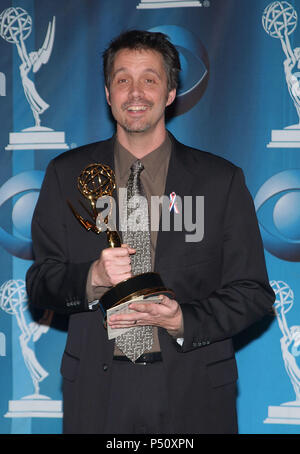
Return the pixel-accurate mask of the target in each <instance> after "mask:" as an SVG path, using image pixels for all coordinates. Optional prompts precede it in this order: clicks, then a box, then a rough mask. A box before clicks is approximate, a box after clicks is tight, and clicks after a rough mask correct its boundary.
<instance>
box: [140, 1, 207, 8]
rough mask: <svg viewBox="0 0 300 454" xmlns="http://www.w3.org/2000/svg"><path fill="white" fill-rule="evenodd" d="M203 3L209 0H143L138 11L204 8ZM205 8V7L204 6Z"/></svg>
mask: <svg viewBox="0 0 300 454" xmlns="http://www.w3.org/2000/svg"><path fill="white" fill-rule="evenodd" d="M202 3H208V1H207V0H204V2H202V1H198V0H189V1H187V0H167V1H166V0H165V1H162V0H141V2H140V3H139V4H138V5H137V7H136V8H137V9H159V8H183V7H190V6H202ZM203 6H204V5H203Z"/></svg>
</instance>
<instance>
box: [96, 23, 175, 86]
mask: <svg viewBox="0 0 300 454" xmlns="http://www.w3.org/2000/svg"><path fill="white" fill-rule="evenodd" d="M122 49H132V50H155V51H156V52H159V53H160V54H161V55H162V57H163V61H164V66H165V70H166V73H167V80H168V91H171V90H173V89H174V88H177V87H178V79H179V72H180V70H181V66H180V60H179V54H178V51H177V49H176V47H175V46H174V45H173V44H171V42H170V41H169V39H168V36H167V35H165V34H164V33H160V32H148V31H144V30H130V31H126V32H124V33H122V34H121V35H119V36H118V37H117V38H115V39H114V40H113V41H111V43H110V45H109V47H108V48H107V49H106V50H105V51H104V53H103V72H104V78H105V85H106V86H107V88H108V89H109V87H110V82H111V80H110V78H111V72H112V68H113V64H114V59H115V56H116V53H117V52H118V51H119V50H122Z"/></svg>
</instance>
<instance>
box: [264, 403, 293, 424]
mask: <svg viewBox="0 0 300 454" xmlns="http://www.w3.org/2000/svg"><path fill="white" fill-rule="evenodd" d="M264 423H265V424H294V425H300V401H294V402H286V403H285V404H281V405H279V406H270V407H269V408H268V418H266V419H265V420H264Z"/></svg>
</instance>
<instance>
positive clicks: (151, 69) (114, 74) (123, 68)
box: [111, 67, 162, 80]
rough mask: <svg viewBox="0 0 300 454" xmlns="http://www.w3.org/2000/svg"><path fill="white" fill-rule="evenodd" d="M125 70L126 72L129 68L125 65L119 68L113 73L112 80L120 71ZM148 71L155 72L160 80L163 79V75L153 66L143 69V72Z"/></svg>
mask: <svg viewBox="0 0 300 454" xmlns="http://www.w3.org/2000/svg"><path fill="white" fill-rule="evenodd" d="M123 71H124V72H126V71H127V69H126V68H125V67H121V68H118V69H117V70H116V71H115V72H114V73H113V75H112V79H111V80H114V78H115V77H116V76H117V74H118V73H120V72H123ZM148 72H150V73H153V74H155V75H156V76H157V77H158V78H159V79H160V80H162V77H161V75H160V74H159V73H158V72H157V71H156V70H155V69H153V68H146V69H145V70H144V71H143V73H148Z"/></svg>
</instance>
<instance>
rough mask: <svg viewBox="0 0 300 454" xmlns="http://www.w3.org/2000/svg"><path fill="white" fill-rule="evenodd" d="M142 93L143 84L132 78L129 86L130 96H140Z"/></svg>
mask: <svg viewBox="0 0 300 454" xmlns="http://www.w3.org/2000/svg"><path fill="white" fill-rule="evenodd" d="M141 94H143V85H142V83H141V81H140V80H134V81H132V84H131V86H130V95H131V96H134V97H136V96H141Z"/></svg>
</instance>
